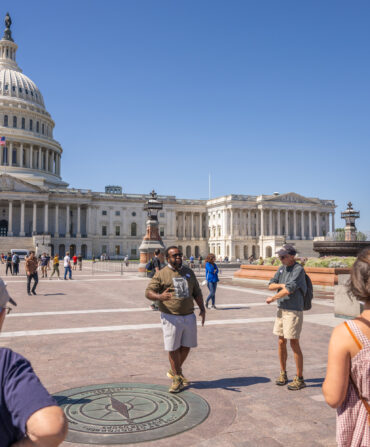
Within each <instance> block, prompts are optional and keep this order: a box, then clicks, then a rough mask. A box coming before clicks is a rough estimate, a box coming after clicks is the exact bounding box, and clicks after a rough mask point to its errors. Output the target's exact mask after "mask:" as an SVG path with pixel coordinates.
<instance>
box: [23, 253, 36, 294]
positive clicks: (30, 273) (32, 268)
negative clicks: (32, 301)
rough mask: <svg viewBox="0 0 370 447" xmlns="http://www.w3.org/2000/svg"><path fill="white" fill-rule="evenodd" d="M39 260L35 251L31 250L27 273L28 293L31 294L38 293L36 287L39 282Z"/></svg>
mask: <svg viewBox="0 0 370 447" xmlns="http://www.w3.org/2000/svg"><path fill="white" fill-rule="evenodd" d="M37 267H38V261H37V258H36V256H35V252H34V251H30V255H29V256H28V257H26V266H25V268H26V275H27V293H28V295H31V292H32V293H33V294H34V295H36V287H37V284H38V282H39V278H38V275H37ZM32 279H33V286H32V290H31V281H32Z"/></svg>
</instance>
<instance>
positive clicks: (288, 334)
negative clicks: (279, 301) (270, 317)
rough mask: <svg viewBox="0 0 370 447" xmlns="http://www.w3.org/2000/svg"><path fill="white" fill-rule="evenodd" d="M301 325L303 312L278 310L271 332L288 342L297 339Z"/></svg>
mask: <svg viewBox="0 0 370 447" xmlns="http://www.w3.org/2000/svg"><path fill="white" fill-rule="evenodd" d="M302 324H303V312H302V311H301V310H286V309H278V311H277V315H276V320H275V325H274V330H273V332H274V334H275V335H278V336H279V337H284V338H287V339H288V340H290V339H293V338H294V339H299V336H300V335H301V332H302Z"/></svg>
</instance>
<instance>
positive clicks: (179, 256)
mask: <svg viewBox="0 0 370 447" xmlns="http://www.w3.org/2000/svg"><path fill="white" fill-rule="evenodd" d="M182 256H183V255H182V253H175V254H174V255H171V256H170V258H182Z"/></svg>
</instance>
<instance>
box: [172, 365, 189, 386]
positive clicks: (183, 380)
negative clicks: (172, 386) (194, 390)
mask: <svg viewBox="0 0 370 447" xmlns="http://www.w3.org/2000/svg"><path fill="white" fill-rule="evenodd" d="M175 375H176V374H175V373H174V372H173V371H172V369H169V370H168V371H167V377H168V378H169V379H172V380H173V378H174V377H175ZM180 377H181V380H182V383H183V384H184V386H188V385H189V380H188V379H187V378H186V377H185V376H184V375H183V374H182V373H181V374H180Z"/></svg>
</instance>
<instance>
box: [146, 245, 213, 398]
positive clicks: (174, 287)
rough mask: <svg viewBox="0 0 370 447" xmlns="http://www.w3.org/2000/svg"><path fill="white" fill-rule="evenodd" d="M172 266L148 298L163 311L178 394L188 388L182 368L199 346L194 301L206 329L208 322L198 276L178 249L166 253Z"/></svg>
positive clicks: (160, 275)
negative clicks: (191, 352) (206, 321)
mask: <svg viewBox="0 0 370 447" xmlns="http://www.w3.org/2000/svg"><path fill="white" fill-rule="evenodd" d="M165 255H166V258H167V262H168V265H167V266H166V267H165V268H163V269H162V270H160V271H159V272H157V273H156V274H155V275H154V277H153V279H152V280H151V281H150V283H149V285H148V287H147V289H146V291H145V296H146V297H147V298H148V299H149V300H152V301H157V303H158V307H159V310H160V311H161V323H162V329H163V338H164V348H165V350H166V351H168V353H169V360H170V365H171V369H170V370H169V371H168V373H167V376H168V377H169V378H171V379H172V385H171V387H170V389H169V391H170V392H171V393H178V392H179V391H181V390H182V389H183V388H184V386H186V385H187V384H188V381H187V380H186V379H185V377H184V375H183V374H182V365H183V363H184V361H185V359H186V357H187V356H188V354H189V352H190V348H194V347H196V346H197V323H196V317H195V315H194V300H195V301H196V303H197V304H198V306H199V309H200V314H199V316H200V317H201V319H202V326H203V325H204V322H205V317H206V311H205V308H204V302H203V296H202V291H201V290H200V287H199V283H198V280H197V279H196V277H195V275H194V272H193V271H192V270H191V269H189V268H188V267H185V266H183V265H182V254H181V253H180V250H179V249H178V248H177V247H175V246H172V247H169V248H167V250H166V253H165Z"/></svg>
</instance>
